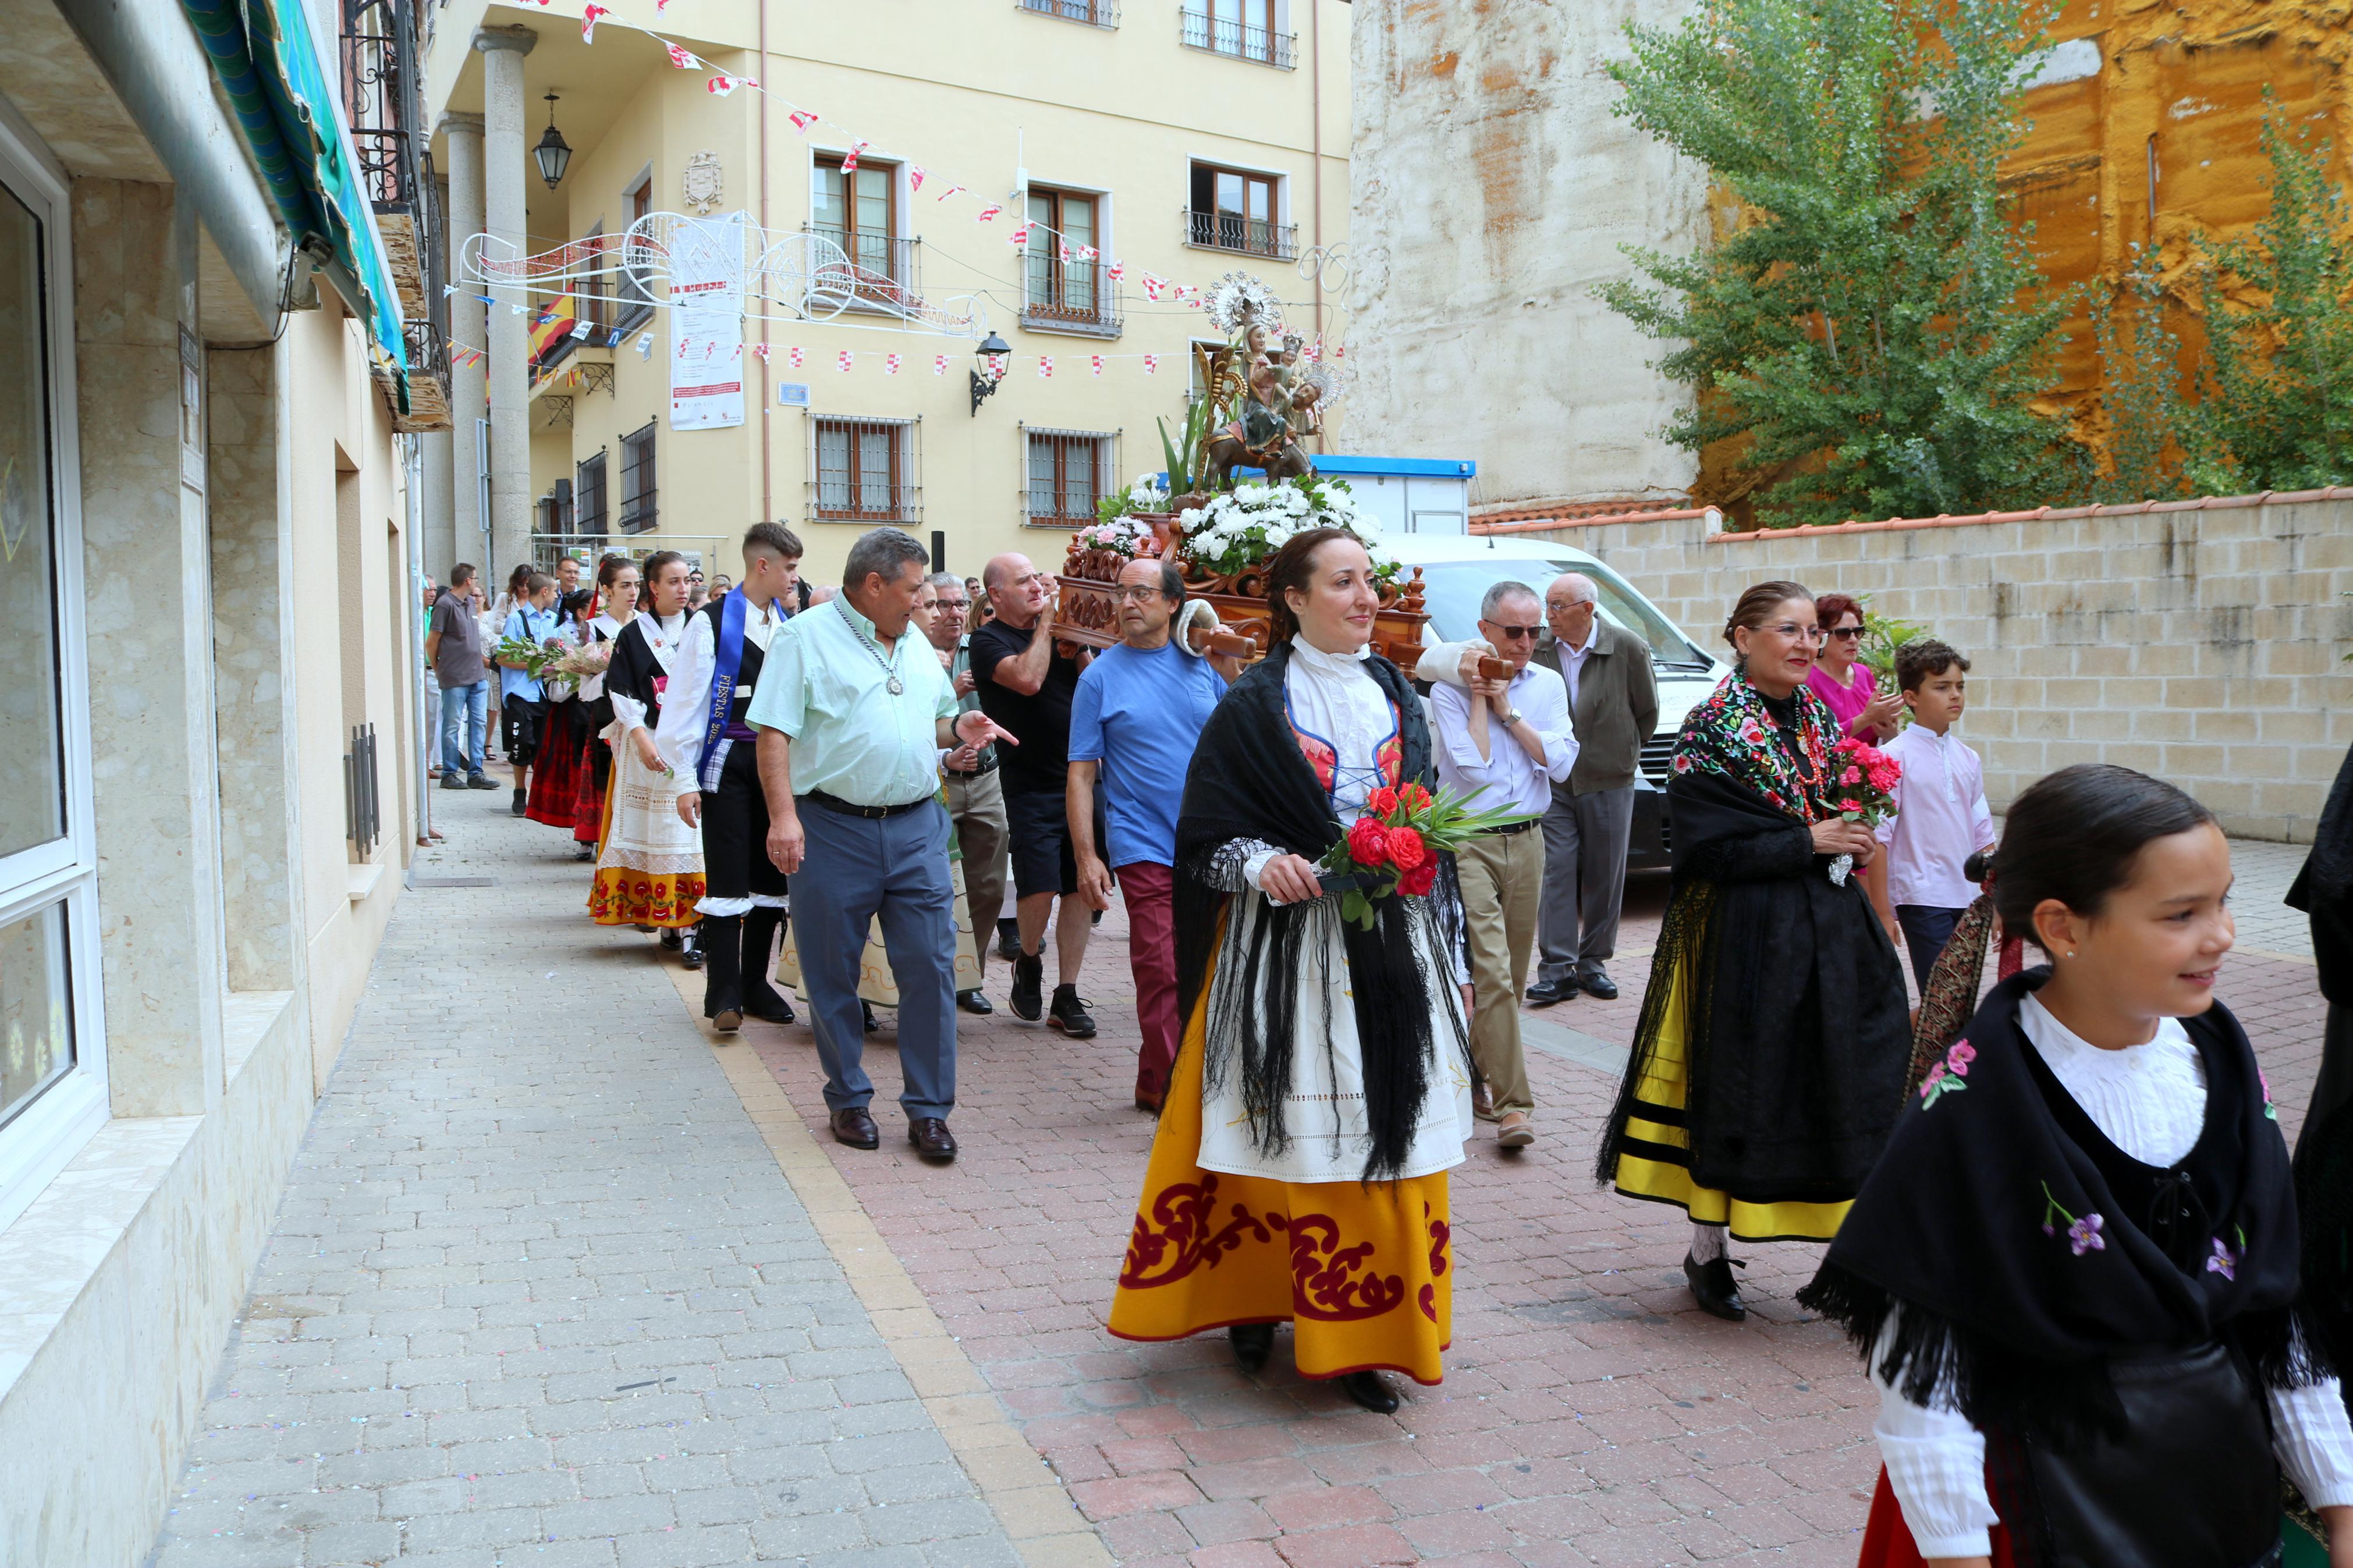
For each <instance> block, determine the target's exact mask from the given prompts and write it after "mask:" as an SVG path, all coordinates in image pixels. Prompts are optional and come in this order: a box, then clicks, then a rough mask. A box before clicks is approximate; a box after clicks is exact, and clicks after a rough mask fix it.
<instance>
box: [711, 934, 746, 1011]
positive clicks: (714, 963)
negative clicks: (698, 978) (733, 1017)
mask: <svg viewBox="0 0 2353 1568" xmlns="http://www.w3.org/2000/svg"><path fill="white" fill-rule="evenodd" d="M743 925H744V917H743V916H741V915H705V916H703V917H702V963H703V969H702V1016H704V1017H706V1018H716V1017H718V1016H720V1015H721V1014H722V1013H736V1014H741V1013H742V1012H743V1011H744V932H743V929H742V928H743Z"/></svg>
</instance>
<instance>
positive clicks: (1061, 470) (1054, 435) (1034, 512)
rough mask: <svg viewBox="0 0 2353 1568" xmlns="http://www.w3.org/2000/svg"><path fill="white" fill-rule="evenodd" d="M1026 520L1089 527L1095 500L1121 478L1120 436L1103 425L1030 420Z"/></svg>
mask: <svg viewBox="0 0 2353 1568" xmlns="http://www.w3.org/2000/svg"><path fill="white" fill-rule="evenodd" d="M1021 440H1022V463H1023V468H1022V472H1023V474H1024V475H1025V476H1026V479H1027V481H1028V482H1027V483H1026V484H1025V485H1024V487H1023V489H1022V491H1021V513H1022V521H1024V522H1025V523H1028V524H1029V525H1030V526H1031V527H1033V528H1083V527H1085V526H1086V525H1087V524H1088V523H1091V522H1092V521H1094V520H1095V502H1097V501H1098V500H1102V499H1103V497H1104V496H1106V495H1108V494H1110V493H1111V491H1112V489H1113V487H1114V486H1116V485H1117V484H1118V482H1119V479H1118V473H1119V437H1118V436H1117V435H1116V434H1114V433H1111V432H1107V431H1101V430H1042V429H1032V428H1029V427H1028V426H1024V427H1023V429H1022V432H1021Z"/></svg>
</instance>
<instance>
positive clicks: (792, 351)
mask: <svg viewBox="0 0 2353 1568" xmlns="http://www.w3.org/2000/svg"><path fill="white" fill-rule="evenodd" d="M785 358H786V360H787V361H789V362H790V363H791V364H792V367H793V368H794V369H795V370H798V369H800V367H801V351H800V345H799V344H797V343H787V344H786V345H785Z"/></svg>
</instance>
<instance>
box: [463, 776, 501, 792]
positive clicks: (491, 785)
mask: <svg viewBox="0 0 2353 1568" xmlns="http://www.w3.org/2000/svg"><path fill="white" fill-rule="evenodd" d="M466 787H467V788H468V789H496V788H498V787H499V786H498V784H497V783H496V781H494V780H491V779H486V778H484V777H483V776H482V775H481V774H480V773H469V774H467V775H466Z"/></svg>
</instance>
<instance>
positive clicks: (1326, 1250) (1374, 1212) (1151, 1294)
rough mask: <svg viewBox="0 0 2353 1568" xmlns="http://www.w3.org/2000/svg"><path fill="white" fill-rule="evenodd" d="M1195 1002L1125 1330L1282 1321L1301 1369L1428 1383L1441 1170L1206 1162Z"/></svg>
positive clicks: (1442, 1210)
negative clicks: (1261, 1167) (1300, 1168)
mask: <svg viewBox="0 0 2353 1568" xmlns="http://www.w3.org/2000/svg"><path fill="white" fill-rule="evenodd" d="M1208 1011H1209V1010H1208V1007H1206V1006H1198V1007H1196V1008H1194V1009H1193V1017H1192V1020H1191V1022H1189V1023H1188V1024H1187V1026H1186V1028H1185V1040H1184V1045H1183V1047H1182V1048H1181V1049H1179V1050H1178V1052H1177V1054H1176V1079H1175V1081H1174V1082H1173V1083H1171V1084H1170V1085H1169V1089H1168V1099H1167V1108H1166V1110H1164V1111H1163V1112H1162V1114H1161V1118H1160V1131H1159V1135H1158V1136H1157V1137H1155V1139H1154V1140H1153V1143H1152V1161H1151V1163H1150V1165H1149V1166H1147V1167H1146V1169H1145V1177H1144V1195H1143V1198H1142V1200H1141V1201H1140V1202H1138V1204H1137V1205H1136V1214H1135V1229H1134V1233H1133V1234H1132V1236H1131V1237H1130V1239H1129V1241H1128V1245H1127V1261H1126V1263H1125V1264H1124V1267H1123V1268H1121V1270H1120V1276H1119V1290H1118V1293H1117V1294H1116V1295H1115V1296H1114V1297H1113V1299H1112V1308H1111V1331H1112V1332H1113V1333H1114V1334H1116V1335H1118V1336H1119V1337H1120V1338H1121V1339H1124V1340H1181V1339H1183V1338H1185V1337H1186V1336H1187V1335H1188V1334H1198V1333H1202V1332H1206V1331H1210V1330H1213V1329H1224V1328H1229V1327H1231V1326H1232V1325H1234V1324H1236V1323H1273V1322H1282V1321H1285V1320H1288V1321H1290V1322H1291V1324H1292V1326H1293V1341H1294V1353H1295V1356H1296V1359H1297V1363H1298V1366H1299V1371H1300V1373H1301V1374H1302V1375H1303V1376H1306V1377H1338V1376H1340V1375H1341V1374H1342V1373H1351V1372H1367V1371H1372V1370H1375V1369H1378V1370H1381V1371H1385V1372H1395V1373H1403V1374H1404V1375H1405V1376H1407V1377H1410V1378H1412V1379H1413V1380H1414V1381H1415V1382H1416V1383H1422V1384H1435V1383H1437V1382H1438V1380H1439V1377H1440V1364H1439V1361H1440V1352H1443V1351H1444V1350H1445V1349H1446V1347H1447V1345H1448V1344H1449V1343H1450V1342H1451V1341H1452V1339H1453V1321H1454V1320H1453V1272H1454V1270H1453V1258H1452V1254H1451V1250H1450V1247H1449V1241H1448V1227H1447V1210H1446V1173H1445V1172H1443V1171H1440V1172H1439V1173H1436V1174H1434V1175H1429V1176H1417V1177H1414V1178H1411V1179H1410V1180H1406V1181H1399V1182H1395V1183H1375V1184H1372V1185H1370V1186H1366V1185H1365V1184H1361V1183H1357V1182H1316V1183H1293V1182H1278V1181H1271V1180H1268V1179H1266V1178H1264V1177H1257V1176H1236V1175H1229V1174H1227V1173H1222V1172H1218V1171H1205V1170H1203V1169H1201V1167H1200V1166H1199V1165H1198V1164H1196V1163H1194V1162H1195V1160H1196V1158H1197V1157H1198V1155H1199V1153H1200V1149H1201V1053H1202V1037H1203V1028H1204V1020H1205V1019H1206V1018H1207V1017H1208Z"/></svg>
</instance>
